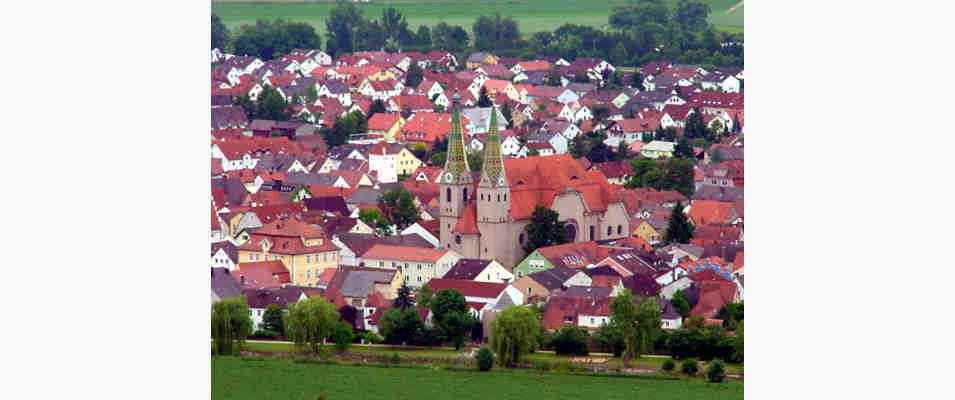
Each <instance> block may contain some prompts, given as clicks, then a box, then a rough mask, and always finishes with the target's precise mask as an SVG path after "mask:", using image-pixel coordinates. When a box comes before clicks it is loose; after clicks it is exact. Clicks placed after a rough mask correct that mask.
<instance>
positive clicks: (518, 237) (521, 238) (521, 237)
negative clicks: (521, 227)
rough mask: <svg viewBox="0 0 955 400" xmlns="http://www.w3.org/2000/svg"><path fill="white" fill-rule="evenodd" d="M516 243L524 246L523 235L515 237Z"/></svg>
mask: <svg viewBox="0 0 955 400" xmlns="http://www.w3.org/2000/svg"><path fill="white" fill-rule="evenodd" d="M517 241H518V242H520V243H521V244H524V234H523V233H522V234H520V235H518V236H517Z"/></svg>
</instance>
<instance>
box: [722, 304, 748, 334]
mask: <svg viewBox="0 0 955 400" xmlns="http://www.w3.org/2000/svg"><path fill="white" fill-rule="evenodd" d="M716 318H719V319H721V320H723V327H724V328H726V329H729V330H735V329H736V328H737V325H739V323H740V322H743V303H739V302H733V303H727V304H725V305H723V307H721V308H720V311H719V313H718V314H716Z"/></svg>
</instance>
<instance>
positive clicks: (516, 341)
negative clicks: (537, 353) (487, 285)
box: [491, 306, 540, 367]
mask: <svg viewBox="0 0 955 400" xmlns="http://www.w3.org/2000/svg"><path fill="white" fill-rule="evenodd" d="M491 332H492V333H491V348H492V349H493V350H494V353H495V355H496V356H497V360H498V363H499V364H500V365H502V366H505V367H513V366H516V365H518V364H519V363H520V362H521V361H523V359H524V357H525V356H527V355H528V354H530V352H531V350H533V349H534V346H536V345H537V335H538V333H539V332H540V322H539V321H538V319H537V314H536V313H535V312H534V311H533V310H531V309H530V307H528V306H514V307H509V308H507V309H505V310H504V311H503V312H501V313H500V314H499V315H498V316H497V318H495V319H494V322H492V323H491Z"/></svg>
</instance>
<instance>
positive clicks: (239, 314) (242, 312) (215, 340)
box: [212, 296, 252, 355]
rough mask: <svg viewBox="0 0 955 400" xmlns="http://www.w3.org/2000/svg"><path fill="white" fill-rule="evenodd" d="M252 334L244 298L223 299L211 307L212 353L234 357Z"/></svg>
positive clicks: (250, 321)
mask: <svg viewBox="0 0 955 400" xmlns="http://www.w3.org/2000/svg"><path fill="white" fill-rule="evenodd" d="M250 334H252V319H251V318H249V306H248V305H247V304H246V302H245V297H241V296H239V297H233V298H228V299H223V300H221V301H219V302H217V303H215V304H213V305H212V353H213V354H219V355H234V354H238V352H239V351H240V350H241V349H242V346H243V345H244V344H245V338H247V337H248V336H249V335H250Z"/></svg>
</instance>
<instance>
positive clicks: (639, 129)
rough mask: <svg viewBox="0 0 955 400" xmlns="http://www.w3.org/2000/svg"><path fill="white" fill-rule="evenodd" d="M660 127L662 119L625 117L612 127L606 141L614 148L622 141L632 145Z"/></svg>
mask: <svg viewBox="0 0 955 400" xmlns="http://www.w3.org/2000/svg"><path fill="white" fill-rule="evenodd" d="M659 127H660V121H659V120H655V119H653V118H639V117H638V118H624V119H621V120H619V121H617V122H616V123H614V124H613V126H611V127H610V129H609V134H608V135H607V136H608V137H607V140H605V141H604V143H605V144H606V145H607V146H610V147H614V148H615V147H616V146H617V145H618V144H619V143H620V141H623V142H624V143H626V144H627V145H630V144H632V143H634V142H638V141H642V140H643V136H644V135H646V134H652V133H653V132H655V131H656V130H657V129H658V128H659ZM644 147H645V146H644Z"/></svg>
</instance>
